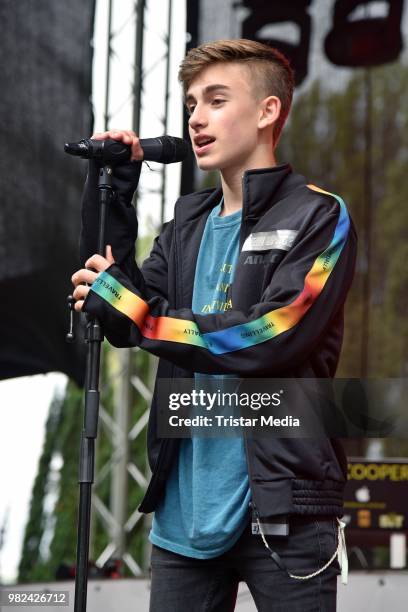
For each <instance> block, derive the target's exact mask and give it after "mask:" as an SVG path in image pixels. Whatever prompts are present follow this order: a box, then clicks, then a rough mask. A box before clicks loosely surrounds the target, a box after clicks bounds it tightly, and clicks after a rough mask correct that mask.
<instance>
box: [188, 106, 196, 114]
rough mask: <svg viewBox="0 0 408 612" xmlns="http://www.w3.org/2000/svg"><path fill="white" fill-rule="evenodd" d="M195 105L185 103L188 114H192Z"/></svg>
mask: <svg viewBox="0 0 408 612" xmlns="http://www.w3.org/2000/svg"><path fill="white" fill-rule="evenodd" d="M195 107H196V105H195V104H187V105H186V109H187V113H188V114H189V115H192V114H193V113H194V109H195Z"/></svg>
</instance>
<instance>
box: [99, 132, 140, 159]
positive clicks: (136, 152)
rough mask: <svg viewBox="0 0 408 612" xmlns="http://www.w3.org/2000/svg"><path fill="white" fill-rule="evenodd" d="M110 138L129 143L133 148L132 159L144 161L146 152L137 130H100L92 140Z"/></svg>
mask: <svg viewBox="0 0 408 612" xmlns="http://www.w3.org/2000/svg"><path fill="white" fill-rule="evenodd" d="M108 138H112V139H113V140H119V141H120V142H123V144H126V145H129V146H130V147H131V149H132V155H131V158H130V160H131V161H142V159H143V157H144V153H143V149H142V147H141V146H140V142H139V138H138V136H137V135H136V134H135V132H133V131H132V130H109V131H108V132H98V133H97V134H92V136H91V140H107V139H108Z"/></svg>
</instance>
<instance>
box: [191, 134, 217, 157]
mask: <svg viewBox="0 0 408 612" xmlns="http://www.w3.org/2000/svg"><path fill="white" fill-rule="evenodd" d="M214 142H215V138H214V137H213V136H206V135H205V134H202V135H200V136H196V137H195V138H194V149H195V152H196V154H197V155H202V154H203V153H206V151H208V150H209V149H210V147H211V145H212V144H213V143H214Z"/></svg>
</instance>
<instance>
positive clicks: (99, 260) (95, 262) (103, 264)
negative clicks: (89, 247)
mask: <svg viewBox="0 0 408 612" xmlns="http://www.w3.org/2000/svg"><path fill="white" fill-rule="evenodd" d="M112 263H113V262H112V261H109V260H108V259H105V257H102V255H97V254H95V255H92V257H90V258H89V259H88V260H87V261H86V262H85V266H86V267H87V268H91V269H92V270H96V272H105V270H106V268H109V266H111V265H112Z"/></svg>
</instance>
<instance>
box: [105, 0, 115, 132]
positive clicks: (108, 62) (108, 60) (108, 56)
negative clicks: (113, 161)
mask: <svg viewBox="0 0 408 612" xmlns="http://www.w3.org/2000/svg"><path fill="white" fill-rule="evenodd" d="M112 3H113V0H109V9H108V10H109V12H108V50H107V53H106V83H105V112H104V127H105V131H106V130H108V129H109V119H110V117H109V94H110V68H111V56H112V46H111V41H112Z"/></svg>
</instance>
